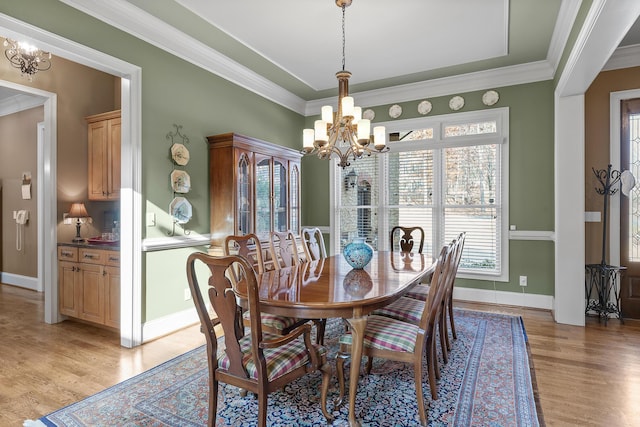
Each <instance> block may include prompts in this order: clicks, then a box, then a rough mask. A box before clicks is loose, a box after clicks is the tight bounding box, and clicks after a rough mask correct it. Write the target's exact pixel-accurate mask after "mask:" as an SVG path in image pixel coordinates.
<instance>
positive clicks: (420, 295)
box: [374, 233, 465, 363]
mask: <svg viewBox="0 0 640 427" xmlns="http://www.w3.org/2000/svg"><path fill="white" fill-rule="evenodd" d="M464 236H465V234H464V233H461V234H460V235H459V236H458V237H457V238H456V239H454V240H453V241H451V243H450V244H449V246H450V247H451V252H452V255H451V257H450V258H449V262H450V263H451V266H450V269H449V273H448V277H447V279H446V289H445V295H444V298H443V301H442V305H443V307H442V315H441V317H440V318H439V319H438V323H439V325H440V326H439V335H440V345H441V348H442V358H443V361H444V362H445V363H446V362H447V361H448V357H449V355H448V352H449V351H451V342H450V341H449V333H448V328H447V318H449V324H451V327H452V335H453V337H454V339H455V338H457V336H456V335H455V332H454V331H455V324H454V323H453V297H452V295H453V285H454V283H455V278H456V273H457V271H458V265H459V264H460V258H461V256H462V249H463V246H464ZM418 287H421V288H424V289H427V291H429V285H418V286H415V287H414V288H413V289H412V290H411V291H410V292H409V293H408V294H407V296H406V297H402V298H400V299H398V300H396V301H394V302H393V303H391V304H389V305H388V306H386V307H383V308H381V309H379V310H376V311H375V312H374V313H375V314H379V315H382V316H389V317H393V318H394V319H398V320H403V321H407V322H412V323H417V322H418V321H419V319H420V315H421V313H422V309H423V307H424V304H426V299H427V298H428V294H429V293H428V292H427V293H424V292H422V291H420V292H417V293H416V292H415V291H414V290H415V289H416V288H418Z"/></svg>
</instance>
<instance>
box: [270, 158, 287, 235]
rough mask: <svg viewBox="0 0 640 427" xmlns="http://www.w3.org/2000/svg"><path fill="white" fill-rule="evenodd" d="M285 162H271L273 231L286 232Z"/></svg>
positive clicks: (276, 160) (277, 160) (275, 160)
mask: <svg viewBox="0 0 640 427" xmlns="http://www.w3.org/2000/svg"><path fill="white" fill-rule="evenodd" d="M287 182H288V180H287V161H286V160H279V159H274V161H273V211H274V212H273V229H274V230H275V231H287V229H288V226H287V209H288V197H289V193H288V191H287Z"/></svg>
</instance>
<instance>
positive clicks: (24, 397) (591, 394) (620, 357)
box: [0, 285, 640, 427]
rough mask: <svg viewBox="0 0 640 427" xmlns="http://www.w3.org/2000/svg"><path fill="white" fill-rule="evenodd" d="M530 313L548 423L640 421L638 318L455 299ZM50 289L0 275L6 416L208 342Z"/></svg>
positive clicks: (81, 392) (52, 403) (84, 392)
mask: <svg viewBox="0 0 640 427" xmlns="http://www.w3.org/2000/svg"><path fill="white" fill-rule="evenodd" d="M456 306H458V307H462V308H468V309H475V310H483V311H494V312H502V313H508V314H514V315H519V316H522V318H523V319H524V324H525V328H526V331H527V336H528V338H529V343H530V348H531V354H532V357H533V364H534V366H535V372H536V380H537V384H538V391H539V395H540V401H541V404H542V410H543V416H544V420H545V422H546V424H547V425H548V426H619V427H622V426H638V425H640V405H638V404H637V401H638V396H639V395H640V351H639V350H640V322H637V321H626V323H625V324H624V325H622V324H620V322H619V321H617V320H610V321H609V322H608V325H607V326H604V324H599V323H598V321H597V319H593V318H588V319H587V327H585V328H581V327H575V326H567V325H560V324H556V323H555V322H553V319H552V317H551V314H550V313H549V312H547V311H542V310H533V309H526V308H520V307H505V306H493V305H487V304H471V303H461V302H457V303H456ZM43 310H44V309H43V299H42V294H39V293H36V292H33V291H28V290H24V289H20V288H16V287H12V286H7V285H0V343H1V344H0V362H1V364H0V425H1V426H21V425H22V422H23V421H24V420H25V419H36V418H39V417H41V416H43V415H45V414H47V413H49V412H52V411H54V410H56V409H58V408H60V407H62V406H65V405H68V404H70V403H73V402H75V401H77V400H80V399H82V398H84V397H87V396H89V395H91V394H94V393H96V392H98V391H100V390H103V389H105V388H106V387H109V386H111V385H114V384H116V383H118V382H120V381H122V380H124V379H127V378H129V377H131V376H133V375H135V374H137V373H139V372H142V371H144V370H146V369H149V368H151V367H153V366H156V365H158V364H160V363H162V362H164V361H166V360H169V359H171V358H173V357H175V356H177V355H179V354H182V353H184V352H185V351H187V350H190V349H192V348H195V347H197V346H199V345H201V344H203V343H204V337H203V336H202V334H200V331H199V326H192V327H189V328H186V329H184V330H181V331H179V332H176V333H174V334H171V335H169V336H166V337H163V338H160V339H158V340H155V341H153V342H150V343H147V344H144V345H142V346H140V347H138V348H135V349H126V348H122V347H120V340H119V336H118V334H117V333H115V332H112V331H108V330H104V329H100V328H97V327H93V326H90V325H86V324H82V323H78V322H73V321H65V322H62V323H60V324H56V325H47V324H45V323H44V322H43V320H42V319H43V317H44V314H43Z"/></svg>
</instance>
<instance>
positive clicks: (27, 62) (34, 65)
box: [4, 38, 51, 81]
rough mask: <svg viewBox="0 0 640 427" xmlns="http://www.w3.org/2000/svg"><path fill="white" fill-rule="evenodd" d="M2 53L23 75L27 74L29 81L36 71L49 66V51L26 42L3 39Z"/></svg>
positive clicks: (43, 69)
mask: <svg viewBox="0 0 640 427" xmlns="http://www.w3.org/2000/svg"><path fill="white" fill-rule="evenodd" d="M4 47H5V48H6V49H5V51H4V55H5V56H6V57H7V59H8V60H9V62H11V65H13V66H14V67H16V68H19V69H20V73H22V75H23V76H27V77H28V78H29V81H31V80H33V75H34V74H35V73H37V72H38V71H46V70H48V69H49V68H51V53H49V52H45V51H43V50H40V49H38V48H37V47H35V46H33V45H31V44H29V43H26V42H17V41H15V40H11V39H7V38H5V39H4Z"/></svg>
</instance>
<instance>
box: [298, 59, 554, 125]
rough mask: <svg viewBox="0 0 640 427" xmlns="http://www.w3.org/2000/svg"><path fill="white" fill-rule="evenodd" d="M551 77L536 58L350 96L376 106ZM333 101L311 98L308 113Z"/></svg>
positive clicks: (360, 101) (546, 64)
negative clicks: (535, 60) (525, 61)
mask: <svg viewBox="0 0 640 427" xmlns="http://www.w3.org/2000/svg"><path fill="white" fill-rule="evenodd" d="M552 78H553V68H552V67H551V65H550V64H549V62H548V61H537V62H531V63H528V64H520V65H512V66H509V67H502V68H496V69H493V70H485V71H477V72H474V73H467V74H459V75H457V76H451V77H443V78H440V79H433V80H425V81H423V82H417V83H409V84H405V85H399V86H392V87H388V88H383V89H377V90H371V91H365V92H358V93H353V94H351V96H353V97H357V98H358V104H359V105H366V106H375V105H385V104H392V103H395V102H406V101H413V100H416V99H421V98H433V97H436V96H445V95H450V94H452V93H464V92H472V91H476V90H484V89H491V88H498V87H504V86H512V85H517V84H524V83H532V82H537V81H543V80H550V79H552ZM333 102H335V97H330V98H324V99H316V100H313V101H309V102H307V109H306V111H305V115H307V116H310V115H315V114H318V113H320V109H321V107H322V106H323V105H327V104H331V103H333Z"/></svg>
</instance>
